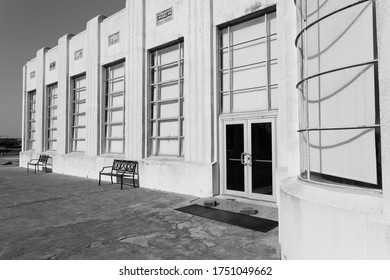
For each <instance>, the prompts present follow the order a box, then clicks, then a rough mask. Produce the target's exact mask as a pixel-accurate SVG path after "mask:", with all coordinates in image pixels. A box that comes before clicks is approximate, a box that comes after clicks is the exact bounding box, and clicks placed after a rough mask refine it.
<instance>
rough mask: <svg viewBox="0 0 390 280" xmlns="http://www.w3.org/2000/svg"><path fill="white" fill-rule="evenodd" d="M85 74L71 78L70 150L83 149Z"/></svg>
mask: <svg viewBox="0 0 390 280" xmlns="http://www.w3.org/2000/svg"><path fill="white" fill-rule="evenodd" d="M85 81H86V76H85V75H83V76H80V77H77V78H74V79H73V90H72V91H73V93H72V146H71V150H72V152H84V151H85V133H86V116H85V115H86V103H85V95H86V87H85Z"/></svg>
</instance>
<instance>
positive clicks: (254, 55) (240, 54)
mask: <svg viewBox="0 0 390 280" xmlns="http://www.w3.org/2000/svg"><path fill="white" fill-rule="evenodd" d="M232 49H233V50H232V58H233V67H237V66H243V65H248V64H252V63H256V62H261V61H265V60H267V44H266V40H265V39H262V40H260V41H254V42H249V43H245V44H242V45H238V46H235V47H233V48H232Z"/></svg>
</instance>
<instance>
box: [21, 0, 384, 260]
mask: <svg viewBox="0 0 390 280" xmlns="http://www.w3.org/2000/svg"><path fill="white" fill-rule="evenodd" d="M376 5H377V15H378V16H377V28H378V32H377V35H378V52H379V64H378V68H379V72H378V73H379V89H380V106H381V108H380V113H381V134H382V137H381V141H382V145H381V146H382V170H383V171H382V174H383V190H381V191H372V190H369V191H367V190H364V189H360V188H339V187H336V186H330V185H323V184H318V183H307V182H304V181H302V180H300V179H298V178H297V177H298V176H299V173H300V161H299V138H298V133H297V130H298V129H299V128H298V122H299V120H298V115H299V114H298V94H297V90H296V88H295V85H296V83H297V70H296V69H297V65H298V59H297V50H296V49H295V46H294V40H295V36H296V30H297V20H296V11H295V5H294V1H279V0H244V1H234V0H188V1H179V0H163V1H157V0H132V1H126V6H125V8H124V9H122V10H121V11H119V12H118V13H116V14H114V15H112V16H110V17H108V18H106V17H104V16H96V17H95V18H93V19H91V20H89V21H88V22H87V24H86V30H85V31H83V32H81V33H79V34H76V35H74V36H73V35H70V34H67V35H65V36H63V37H61V38H60V39H59V41H58V46H55V47H53V48H51V49H49V48H43V49H41V50H39V51H37V55H36V57H35V58H33V59H31V60H30V61H28V62H27V63H26V65H25V66H24V68H23V71H24V75H23V77H24V80H23V106H24V109H23V114H24V120H25V122H24V124H23V135H24V136H23V141H24V142H23V147H24V150H23V152H21V154H20V166H22V167H26V164H27V162H28V161H29V160H30V159H32V158H37V157H38V156H39V154H41V153H46V154H50V155H51V156H52V157H53V172H55V173H61V174H69V175H76V176H80V177H87V178H92V179H97V177H98V172H99V171H100V170H101V168H102V167H103V166H107V165H110V164H111V163H112V161H113V159H131V160H137V161H138V162H139V173H140V185H141V187H145V188H151V189H159V190H165V191H172V192H178V193H184V194H191V195H195V196H199V197H209V196H213V195H218V194H221V193H223V188H222V187H221V184H222V183H223V178H222V177H223V156H222V155H223V152H224V151H223V149H224V145H223V143H222V141H223V140H222V139H223V137H222V136H223V135H222V132H223V125H224V122H225V121H226V120H229V118H231V119H232V120H234V119H236V118H237V116H236V115H234V114H232V116H227V117H226V116H222V117H221V110H220V108H221V101H220V93H219V85H218V83H219V68H218V67H219V59H220V58H219V50H218V46H219V28H220V26H221V25H226V24H228V23H231V22H236V21H237V20H240V19H243V18H246V17H248V16H251V15H256V14H261V13H262V11H264V10H265V9H267V8H269V7H272V6H276V13H277V26H278V44H279V47H278V52H279V56H278V65H279V66H278V70H279V83H278V84H279V85H278V87H279V95H278V104H279V109H278V110H275V111H273V112H272V113H271V114H270V113H269V112H268V113H264V112H255V113H253V112H252V113H245V114H242V115H243V116H244V117H246V118H253V119H262V118H268V119H269V118H272V120H273V123H274V124H275V130H276V133H275V143H276V149H275V150H276V152H275V179H276V180H275V181H276V182H275V186H276V189H275V191H276V192H275V197H274V200H276V203H277V205H278V208H279V216H280V217H279V221H280V242H281V245H282V256H283V258H285V259H334V258H336V259H366V258H390V253H389V252H390V241H389V240H390V239H389V230H390V226H389V222H388V221H389V217H388V215H389V213H390V210H389V209H390V206H389V205H390V203H389V201H390V196H389V193H390V192H389V186H390V181H389V178H390V177H389V175H388V174H390V173H389V172H386V170H389V168H390V167H389V159H390V156H389V155H390V154H389V149H388V148H387V147H389V146H390V145H388V144H389V143H387V141H388V139H390V137H387V136H388V135H389V131H390V129H389V123H390V122H389V116H388V114H389V113H388V111H389V110H387V108H388V104H390V100H388V99H389V97H388V96H387V95H386V94H385V93H386V92H388V89H389V87H390V84H389V82H388V80H389V79H388V77H389V75H390V74H389V73H390V71H389V69H388V68H389V66H388V65H390V60H389V58H388V52H387V51H386V50H388V49H389V48H390V46H388V42H389V40H388V36H389V35H388V34H390V32H389V29H390V25H389V21H388V20H386V19H385V15H386V13H387V12H390V6H389V5H390V4H388V3H386V1H385V0H377V1H376ZM169 8H172V11H173V16H172V19H171V20H169V21H167V22H165V23H163V24H159V25H158V24H157V23H156V15H157V14H158V13H160V12H162V11H164V10H167V9H169ZM387 14H388V13H387ZM116 33H118V34H119V41H117V42H115V43H114V44H109V36H111V35H113V34H116ZM114 37H115V36H114ZM111 38H112V37H111ZM114 39H115V38H114ZM116 39H118V37H116ZM116 39H115V40H116ZM179 39H180V40H183V42H184V109H183V111H184V118H185V126H184V138H185V145H184V154H185V156H184V158H177V157H176V158H175V157H157V156H156V157H149V156H148V152H147V145H148V133H149V130H148V129H149V128H148V114H149V109H150V108H149V107H150V104H149V103H148V94H149V86H148V85H149V81H150V79H151V77H150V73H149V64H150V61H149V51H151V50H154V49H155V48H158V47H160V46H163V45H165V44H168V43H171V42H174V41H176V40H179ZM80 51H82V55H80ZM53 61H56V64H57V65H56V69H54V70H52V71H50V70H49V66H50V63H51V62H53ZM118 61H124V64H125V101H124V102H125V139H126V141H125V151H124V153H123V154H104V153H103V140H102V138H103V136H104V128H103V122H104V110H103V108H102V106H103V105H102V104H103V101H104V98H103V95H104V74H105V73H104V67H105V66H108V65H112V64H113V63H115V62H118ZM31 72H35V76H34V77H30V73H31ZM80 74H86V77H87V81H86V88H87V96H86V100H87V107H86V119H87V121H86V122H87V127H86V146H87V149H86V151H85V152H70V151H71V149H70V140H69V139H70V137H71V106H70V91H71V78H72V77H75V76H78V75H80ZM52 83H58V86H59V90H58V91H59V104H58V106H59V107H58V114H59V115H58V129H59V131H60V133H59V139H58V149H57V151H56V152H52V151H46V150H45V146H44V138H45V133H46V132H45V129H44V127H45V125H44V124H45V113H44V108H45V107H44V100H45V96H46V85H49V84H52ZM33 90H36V93H37V97H36V110H37V114H36V141H37V145H36V148H35V150H34V151H31V150H27V149H26V144H25V142H26V137H27V136H26V133H27V124H26V114H27V108H26V102H27V94H28V92H31V91H33ZM240 116H241V115H240ZM388 177H389V178H388ZM105 179H108V178H105Z"/></svg>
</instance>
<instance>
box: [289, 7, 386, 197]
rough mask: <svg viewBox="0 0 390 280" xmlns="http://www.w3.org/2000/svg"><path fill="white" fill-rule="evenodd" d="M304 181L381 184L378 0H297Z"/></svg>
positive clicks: (297, 44) (372, 185)
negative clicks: (376, 0) (376, 23)
mask: <svg viewBox="0 0 390 280" xmlns="http://www.w3.org/2000/svg"><path fill="white" fill-rule="evenodd" d="M297 9H298V21H299V24H298V25H299V26H300V28H301V31H299V33H298V36H297V38H296V46H297V49H298V53H299V58H300V65H299V70H300V71H299V72H300V73H299V81H298V84H297V88H298V94H299V95H300V96H299V98H300V127H299V128H300V129H299V133H300V139H301V140H300V142H301V163H302V166H301V178H302V179H305V180H308V181H319V182H321V183H336V184H343V185H354V186H360V187H369V188H376V189H380V188H381V170H380V165H381V163H380V158H381V155H380V141H379V140H380V121H379V101H378V99H379V96H378V75H377V73H378V70H377V52H376V35H375V34H376V25H375V12H374V11H375V10H374V2H373V1H369V0H366V1H350V0H342V1H335V0H328V1H306V0H301V1H299V3H297Z"/></svg>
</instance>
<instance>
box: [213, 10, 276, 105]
mask: <svg viewBox="0 0 390 280" xmlns="http://www.w3.org/2000/svg"><path fill="white" fill-rule="evenodd" d="M278 75H279V65H278V44H277V24H276V12H271V13H266V14H264V15H262V16H260V17H257V18H254V19H251V20H248V21H245V22H242V23H238V24H234V25H228V26H227V27H224V28H223V29H221V30H220V94H221V101H222V102H221V103H222V113H236V112H247V111H267V110H273V109H277V108H278V82H279V77H278Z"/></svg>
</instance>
